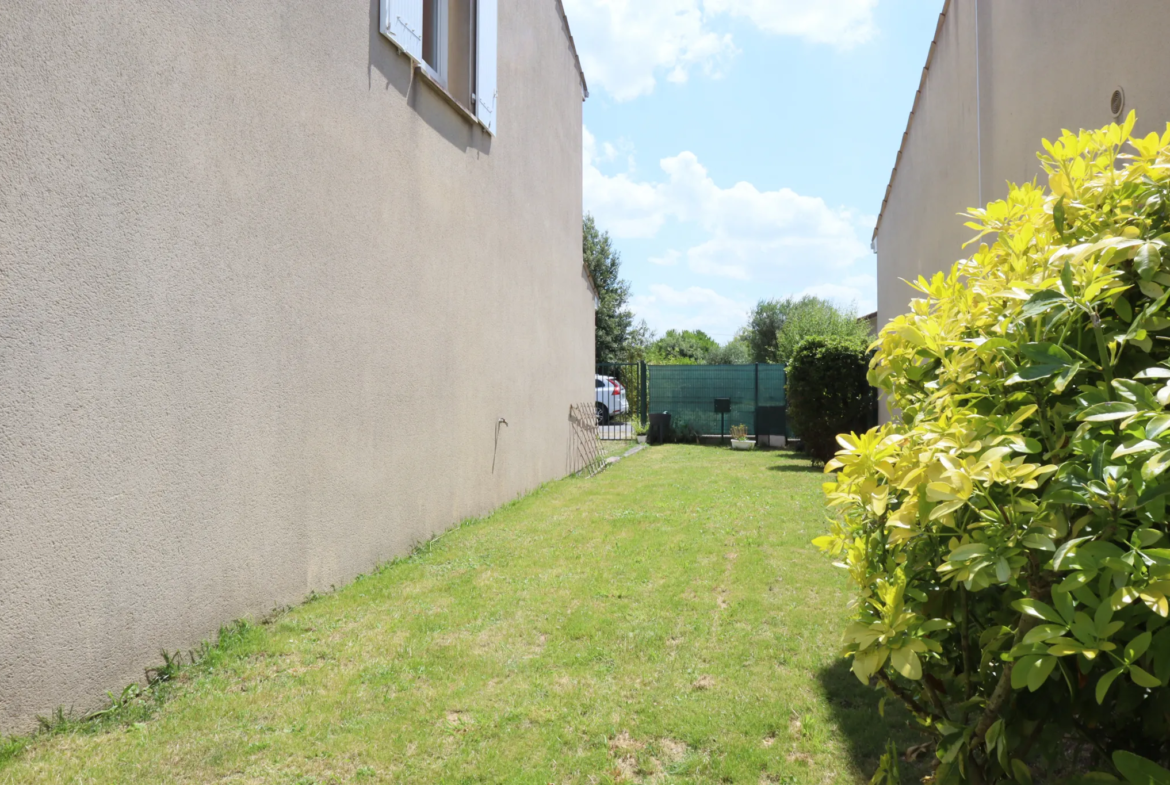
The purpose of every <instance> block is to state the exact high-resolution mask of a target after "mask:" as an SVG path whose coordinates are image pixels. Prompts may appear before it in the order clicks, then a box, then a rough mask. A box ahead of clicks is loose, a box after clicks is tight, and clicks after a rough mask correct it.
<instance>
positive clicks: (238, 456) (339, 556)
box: [0, 0, 593, 731]
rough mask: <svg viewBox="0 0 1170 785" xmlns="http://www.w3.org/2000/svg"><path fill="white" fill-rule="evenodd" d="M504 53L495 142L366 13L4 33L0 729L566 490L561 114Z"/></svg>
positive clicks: (53, 22) (308, 5)
mask: <svg viewBox="0 0 1170 785" xmlns="http://www.w3.org/2000/svg"><path fill="white" fill-rule="evenodd" d="M499 27H500V68H499V85H500V93H499V104H498V105H499V112H498V114H499V135H498V137H496V138H494V139H491V138H489V137H487V135H486V134H485V133H483V132H482V131H480V130H478V129H477V128H475V127H473V125H472V124H471V123H469V122H468V121H467V120H466V119H464V118H463V117H461V116H460V115H459V114H458V113H457V112H456V111H455V110H454V109H452V108H451V107H450V106H449V105H448V104H447V103H445V102H444V101H443V100H441V99H440V98H439V97H438V95H437V94H436V93H435V92H434V91H433V90H432V89H431V88H429V87H428V86H427V85H425V84H422V83H420V82H419V81H418V80H417V79H416V80H415V81H414V84H413V85H411V83H410V82H411V80H410V69H409V66H408V60H407V59H406V58H405V57H403V56H402V55H401V54H399V53H398V52H397V51H396V50H395V49H394V48H393V47H392V46H391V44H390V43H389V42H387V41H385V40H384V39H383V38H381V36H379V34H378V32H377V0H345V1H344V2H340V1H339V2H329V3H323V2H318V0H294V1H293V2H274V1H273V0H248V1H247V2H238V3H224V2H203V1H200V2H173V1H172V2H161V3H144V2H141V1H140V0H106V1H105V2H102V3H76V2H66V0H9V2H7V3H6V4H5V13H4V24H3V25H2V26H0V52H3V55H2V56H0V730H4V731H12V730H19V729H23V728H27V727H28V726H29V724H30V721H31V719H32V717H33V716H34V715H35V714H38V713H40V714H44V713H48V712H50V711H51V710H52V709H53V708H54V707H56V706H59V705H63V706H65V707H70V706H72V707H74V708H75V710H77V711H82V710H85V709H88V708H91V707H93V706H95V705H96V704H97V703H98V702H100V696H102V695H103V693H104V691H105V690H107V689H118V688H120V687H121V686H123V685H124V684H126V683H128V682H130V681H132V680H135V679H138V678H141V676H142V669H143V667H144V666H147V665H151V664H154V663H155V662H156V661H157V660H158V659H159V656H158V652H159V651H160V650H162V649H168V650H175V649H180V648H187V647H190V646H192V645H194V644H196V643H197V642H198V641H200V640H201V639H204V638H206V637H208V636H210V635H213V634H214V632H215V630H216V629H217V628H218V626H219V625H220V624H222V623H224V622H227V621H229V620H231V619H234V618H237V617H244V616H252V617H257V616H260V615H263V614H265V613H266V612H268V611H270V610H271V609H273V608H274V607H277V606H282V605H285V604H288V603H294V602H297V601H298V600H300V599H302V598H303V597H304V596H305V595H306V593H308V592H309V591H310V590H314V589H316V590H321V589H328V588H329V587H330V586H332V585H340V584H343V583H345V582H346V581H348V580H350V579H351V578H352V577H354V576H355V575H356V574H358V573H360V572H362V571H365V570H367V569H369V568H370V567H372V566H373V565H375V564H376V563H377V562H379V561H381V560H384V559H387V558H389V557H392V556H394V555H396V554H402V553H404V552H406V551H407V550H408V549H409V548H410V547H411V546H412V544H414V543H417V542H419V541H421V540H424V539H426V538H427V537H429V536H430V535H432V534H434V533H436V532H438V531H441V530H442V529H444V528H446V527H448V526H450V525H452V524H453V523H455V522H457V521H459V520H460V519H463V518H466V517H468V516H474V515H479V514H482V513H486V512H488V511H489V510H491V509H492V508H494V507H495V506H497V505H499V504H500V503H502V502H504V501H506V500H509V499H512V498H514V497H515V496H517V495H518V494H521V493H523V492H525V491H528V490H530V489H532V488H534V487H536V486H537V485H539V484H540V483H542V482H544V481H547V480H550V479H553V478H556V477H559V476H562V475H563V474H564V473H565V471H566V468H567V465H568V444H569V432H568V423H567V413H568V407H569V404H570V403H571V402H574V401H589V400H591V398H592V395H593V392H592V391H593V385H592V382H591V376H592V374H593V369H592V362H593V332H592V331H593V303H592V298H591V295H590V292H589V288H588V285H587V282H586V281H585V280H584V278H583V276H582V264H581V99H582V88H581V83H580V80H579V76H578V72H577V70H576V66H575V63H574V59H573V55H572V52H571V50H570V48H569V42H568V38H567V36H566V34H565V30H564V28H563V24H562V19H561V17H560V14H559V12H558V10H557V4H556V3H555V2H554V0H509V1H508V2H504V3H501V4H500V24H499ZM408 88H409V93H408ZM499 417H506V418H507V421H508V426H507V427H500V428H499V433H498V443H497V419H498V418H499Z"/></svg>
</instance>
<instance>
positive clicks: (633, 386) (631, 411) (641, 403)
mask: <svg viewBox="0 0 1170 785" xmlns="http://www.w3.org/2000/svg"><path fill="white" fill-rule="evenodd" d="M646 367H647V366H646V363H598V364H597V374H596V376H595V377H594V380H593V381H594V386H595V388H596V392H597V425H598V433H599V434H600V436H601V438H602V439H605V440H613V439H633V438H634V430H635V427H636V426H637V424H638V423H644V422H646V414H647V400H646Z"/></svg>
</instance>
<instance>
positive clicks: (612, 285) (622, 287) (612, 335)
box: [582, 214, 634, 363]
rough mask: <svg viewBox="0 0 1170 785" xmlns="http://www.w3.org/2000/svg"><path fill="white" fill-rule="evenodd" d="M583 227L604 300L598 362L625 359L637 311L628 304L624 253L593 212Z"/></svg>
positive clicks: (598, 333)
mask: <svg viewBox="0 0 1170 785" xmlns="http://www.w3.org/2000/svg"><path fill="white" fill-rule="evenodd" d="M582 230H583V231H582V239H583V243H584V246H583V249H582V250H583V253H584V255H585V265H586V266H587V267H588V268H589V272H590V274H591V275H592V276H593V283H594V284H595V285H596V286H597V294H598V299H600V300H601V305H600V306H599V307H598V309H597V317H596V322H595V324H596V331H595V336H596V337H595V341H596V346H595V355H596V361H597V362H599V363H601V362H622V361H623V360H626V359H627V353H628V347H629V344H630V340H631V337H632V331H633V324H634V314H633V312H632V311H630V309H629V308H628V307H627V305H628V303H629V300H630V284H629V282H628V281H625V280H623V279H622V277H621V266H622V260H621V254H619V253H618V252H617V250H616V249H615V248H614V247H613V242H612V241H611V240H610V237H609V232H603V231H601V230H600V229H598V228H597V222H596V221H594V220H593V216H592V215H588V214H587V215H586V216H585V221H584V224H583V227H582Z"/></svg>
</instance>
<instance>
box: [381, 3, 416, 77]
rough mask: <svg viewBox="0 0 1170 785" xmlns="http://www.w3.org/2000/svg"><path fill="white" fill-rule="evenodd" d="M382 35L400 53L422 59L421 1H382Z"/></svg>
mask: <svg viewBox="0 0 1170 785" xmlns="http://www.w3.org/2000/svg"><path fill="white" fill-rule="evenodd" d="M381 28H382V35H384V36H386V37H387V38H389V39H390V40H391V41H393V42H394V43H396V44H398V46H400V47H402V51H404V52H406V53H407V54H408V55H410V56H411V57H413V58H414V59H415V60H418V61H419V62H420V63H421V62H422V59H423V39H422V35H423V0H382V23H381Z"/></svg>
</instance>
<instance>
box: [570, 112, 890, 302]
mask: <svg viewBox="0 0 1170 785" xmlns="http://www.w3.org/2000/svg"><path fill="white" fill-rule="evenodd" d="M586 142H587V145H586V147H587V149H586V153H585V176H584V184H585V193H584V199H585V209H586V210H588V211H590V212H591V213H593V215H594V217H595V218H596V219H597V221H598V223H599V224H600V225H601V226H602V227H603V228H604V229H605V230H606V231H608V232H610V233H611V234H612V235H614V236H615V237H619V238H642V239H646V238H653V237H655V236H657V235H658V233H659V231H660V230H661V229H662V228H663V226H665V225H666V223H667V222H668V221H670V220H675V221H679V222H681V223H684V224H687V225H689V226H692V227H697V228H699V229H701V230H702V231H703V232H704V233H705V234H706V239H705V240H704V241H703V242H701V243H699V244H698V245H695V246H693V247H692V248H690V249H688V250H687V251H686V252H685V254H680V253H679V252H676V251H671V252H670V253H668V254H667V255H666V256H665V257H662V258H660V259H657V260H655V263H657V264H674V263H676V262H678V261H679V260H680V259H681V258H682V257H683V256H685V258H686V260H687V266H688V267H689V268H690V269H691V270H692V271H693V272H696V273H700V274H704V275H712V276H719V277H724V278H731V279H734V280H738V281H761V280H768V279H775V278H777V277H780V276H783V275H784V274H786V273H787V272H791V271H792V270H793V269H796V268H807V267H808V266H809V265H815V266H819V267H822V268H826V269H831V268H846V267H848V266H850V265H852V264H853V263H854V262H856V261H858V260H859V259H861V258H863V257H865V256H867V255H868V254H869V249H868V247H867V246H866V244H865V243H864V242H863V241H862V240H861V239H860V238H859V236H858V231H857V223H856V219H855V217H854V216H853V214H852V213H851V212H850V211H849V210H846V209H834V208H831V207H829V206H828V205H826V204H825V202H824V201H823V200H822V199H820V198H817V197H812V196H802V195H801V194H798V193H796V192H795V191H793V190H791V189H789V188H781V189H779V190H775V191H761V190H759V189H758V188H756V187H755V186H754V185H752V184H751V183H746V182H740V183H736V184H735V185H733V186H731V187H729V188H722V187H720V186H719V185H718V184H716V183H715V181H714V179H712V177H711V176H710V174H709V173H708V172H707V170H706V168H704V167H703V165H702V164H701V163H700V162H699V159H698V158H697V157H696V156H695V155H694V154H693V153H690V152H683V153H680V154H678V155H676V156H673V157H671V158H664V159H663V160H662V161H661V162H660V166H661V168H662V172H663V173H664V174H665V176H666V179H665V180H663V181H659V182H646V181H641V180H638V179H636V178H634V177H633V176H632V174H631V173H630V172H622V173H618V174H613V175H607V174H604V173H603V172H602V171H601V170H600V169H599V168H598V159H597V158H596V149H597V144H596V141H595V140H594V139H593V136H592V134H590V133H589V132H588V130H586Z"/></svg>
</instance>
